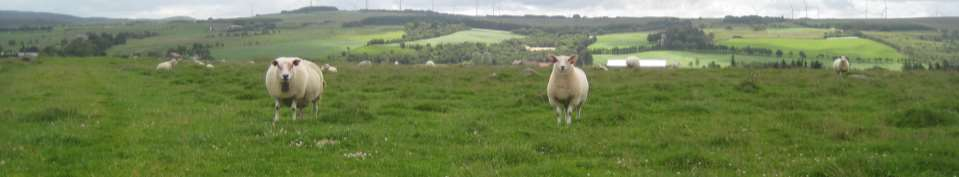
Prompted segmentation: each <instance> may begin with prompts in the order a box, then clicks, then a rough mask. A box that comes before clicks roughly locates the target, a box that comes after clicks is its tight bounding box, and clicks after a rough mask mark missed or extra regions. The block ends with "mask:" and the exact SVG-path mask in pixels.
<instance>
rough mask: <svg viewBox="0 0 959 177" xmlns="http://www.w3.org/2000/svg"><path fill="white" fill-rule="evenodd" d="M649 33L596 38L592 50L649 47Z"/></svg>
mask: <svg viewBox="0 0 959 177" xmlns="http://www.w3.org/2000/svg"><path fill="white" fill-rule="evenodd" d="M648 35H649V33H647V32H636V33H616V34H606V35H599V36H596V39H597V40H596V43H593V44H592V45H589V48H590V49H603V48H605V49H612V48H617V47H619V48H626V47H635V46H639V47H649V46H651V45H650V44H649V41H648V40H647V39H646V36H648Z"/></svg>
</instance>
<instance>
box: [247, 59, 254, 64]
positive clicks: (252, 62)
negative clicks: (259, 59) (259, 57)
mask: <svg viewBox="0 0 959 177" xmlns="http://www.w3.org/2000/svg"><path fill="white" fill-rule="evenodd" d="M247 63H250V64H256V61H253V60H250V62H247Z"/></svg>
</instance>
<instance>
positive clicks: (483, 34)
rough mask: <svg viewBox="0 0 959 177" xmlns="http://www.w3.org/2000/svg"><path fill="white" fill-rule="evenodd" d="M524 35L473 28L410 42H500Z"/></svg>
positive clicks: (434, 43)
mask: <svg viewBox="0 0 959 177" xmlns="http://www.w3.org/2000/svg"><path fill="white" fill-rule="evenodd" d="M523 37H524V36H522V35H518V34H513V33H511V32H509V31H500V30H490V29H471V30H467V31H460V32H456V33H453V34H450V35H446V36H440V37H435V38H430V39H423V40H418V41H413V42H410V43H411V44H424V45H425V44H433V45H436V44H442V43H464V42H478V43H498V42H502V41H505V40H507V39H513V38H523Z"/></svg>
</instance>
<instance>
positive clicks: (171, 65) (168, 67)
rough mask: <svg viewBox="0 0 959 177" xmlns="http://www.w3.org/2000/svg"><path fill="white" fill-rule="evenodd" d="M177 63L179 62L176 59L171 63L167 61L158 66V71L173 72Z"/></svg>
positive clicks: (171, 60)
mask: <svg viewBox="0 0 959 177" xmlns="http://www.w3.org/2000/svg"><path fill="white" fill-rule="evenodd" d="M177 62H178V60H177V59H176V58H172V59H170V60H169V61H165V62H163V63H160V64H157V69H156V70H157V71H173V68H174V67H176V63H177Z"/></svg>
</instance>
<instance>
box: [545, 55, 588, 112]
mask: <svg viewBox="0 0 959 177" xmlns="http://www.w3.org/2000/svg"><path fill="white" fill-rule="evenodd" d="M549 61H550V62H552V63H553V72H552V73H551V74H550V76H549V83H547V85H546V96H548V97H549V104H550V105H552V106H553V107H555V108H556V116H557V117H556V121H557V122H558V123H559V124H562V123H563V117H566V125H571V124H572V123H573V115H572V114H573V113H574V112H575V113H576V117H577V118H582V117H581V115H582V110H583V109H582V106H583V104H584V103H586V97H587V94H588V93H589V81H587V79H586V73H585V72H583V70H582V69H579V68H577V67H576V66H575V64H576V56H550V57H549Z"/></svg>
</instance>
